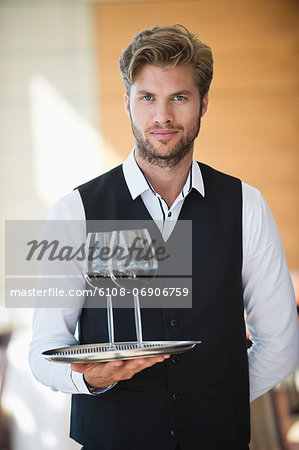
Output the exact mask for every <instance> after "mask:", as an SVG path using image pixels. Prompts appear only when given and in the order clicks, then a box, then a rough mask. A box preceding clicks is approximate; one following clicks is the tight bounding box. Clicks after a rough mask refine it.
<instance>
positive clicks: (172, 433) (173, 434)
mask: <svg viewBox="0 0 299 450" xmlns="http://www.w3.org/2000/svg"><path fill="white" fill-rule="evenodd" d="M170 434H171V436H172V437H173V438H175V432H174V431H173V430H171V431H170Z"/></svg>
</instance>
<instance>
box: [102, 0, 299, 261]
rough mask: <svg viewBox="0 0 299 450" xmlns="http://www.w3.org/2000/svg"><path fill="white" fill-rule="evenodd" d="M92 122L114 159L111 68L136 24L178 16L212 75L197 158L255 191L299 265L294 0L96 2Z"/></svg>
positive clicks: (116, 121) (120, 125) (115, 86)
mask: <svg viewBox="0 0 299 450" xmlns="http://www.w3.org/2000/svg"><path fill="white" fill-rule="evenodd" d="M94 17H95V28H96V36H97V40H96V45H97V55H98V65H99V85H100V102H101V111H102V116H101V123H100V129H101V132H102V134H103V136H104V138H105V141H106V145H107V155H108V154H109V152H111V153H113V154H114V155H115V154H116V155H117V158H118V160H119V161H120V162H121V161H122V160H123V159H124V158H125V157H126V155H127V154H128V153H129V151H130V150H131V148H132V145H133V139H132V134H131V130H130V124H129V120H128V118H127V116H126V115H125V113H124V109H123V93H124V88H123V85H122V82H121V79H120V74H119V70H118V58H119V56H120V53H121V51H122V49H123V48H124V47H125V46H126V45H127V44H128V43H129V42H130V41H131V39H132V37H133V36H134V35H135V34H136V33H137V32H138V31H140V30H141V29H143V28H147V27H150V26H153V25H154V24H160V25H163V24H171V23H182V24H184V25H185V26H187V27H188V28H189V29H190V30H191V31H194V32H196V33H198V34H199V36H200V38H201V39H202V40H203V41H204V42H205V43H207V44H209V45H210V46H211V47H212V49H213V53H214V59H215V77H214V80H213V83H212V87H211V93H210V107H209V111H208V114H207V115H206V116H205V118H204V119H203V123H202V129H201V133H200V136H199V138H198V141H197V143H196V157H197V158H198V159H200V160H201V161H203V162H206V163H208V164H211V165H213V166H214V167H215V168H217V169H218V170H222V171H224V172H227V173H230V174H232V175H235V176H238V177H240V178H242V180H243V181H245V182H247V183H249V184H251V185H253V186H255V187H257V188H258V189H260V190H261V191H262V193H263V194H264V196H265V198H266V199H267V201H268V203H269V204H270V206H271V209H272V211H273V213H274V216H275V218H276V221H277V223H278V226H279V229H280V232H281V235H282V239H283V244H284V247H285V250H286V255H287V259H288V263H289V266H290V268H293V269H295V268H299V242H298V229H299V208H298V205H299V177H298V169H299V152H298V133H297V128H298V123H297V117H298V103H299V102H298V97H299V93H298V84H297V82H298V78H297V73H298V48H297V43H298V31H297V30H298V26H297V18H298V4H297V3H296V2H294V1H290V0H289V1H288V0H238V1H234V0H221V1H220V0H210V1H206V0H202V1H201V0H199V1H181V2H177V1H172V2H171V1H168V2H164V1H163V2H159V3H157V2H142V3H113V4H95V5H94Z"/></svg>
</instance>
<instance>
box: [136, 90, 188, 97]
mask: <svg viewBox="0 0 299 450" xmlns="http://www.w3.org/2000/svg"><path fill="white" fill-rule="evenodd" d="M137 95H155V94H153V93H152V92H149V91H146V90H145V89H141V90H139V91H137ZM176 95H192V92H191V91H187V90H182V91H177V92H173V93H172V94H170V95H169V97H175V96H176Z"/></svg>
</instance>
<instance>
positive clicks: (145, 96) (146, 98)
mask: <svg viewBox="0 0 299 450" xmlns="http://www.w3.org/2000/svg"><path fill="white" fill-rule="evenodd" d="M152 99H153V97H152V96H151V95H150V94H147V95H144V96H143V97H142V100H145V101H146V102H150V101H151V100H152Z"/></svg>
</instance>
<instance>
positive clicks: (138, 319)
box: [134, 295, 143, 347]
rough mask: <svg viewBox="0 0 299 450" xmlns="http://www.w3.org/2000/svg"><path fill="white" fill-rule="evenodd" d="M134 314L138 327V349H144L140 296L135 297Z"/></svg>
mask: <svg viewBox="0 0 299 450" xmlns="http://www.w3.org/2000/svg"><path fill="white" fill-rule="evenodd" d="M134 313H135V326H136V336H137V341H138V347H142V346H143V345H142V325H141V315H140V304H139V296H138V295H134Z"/></svg>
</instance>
